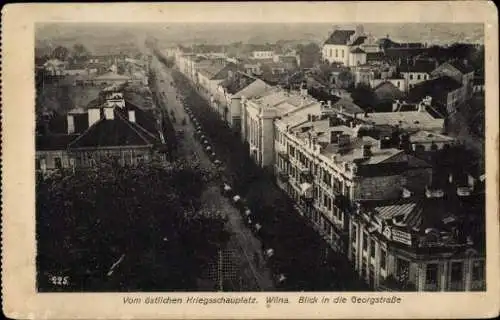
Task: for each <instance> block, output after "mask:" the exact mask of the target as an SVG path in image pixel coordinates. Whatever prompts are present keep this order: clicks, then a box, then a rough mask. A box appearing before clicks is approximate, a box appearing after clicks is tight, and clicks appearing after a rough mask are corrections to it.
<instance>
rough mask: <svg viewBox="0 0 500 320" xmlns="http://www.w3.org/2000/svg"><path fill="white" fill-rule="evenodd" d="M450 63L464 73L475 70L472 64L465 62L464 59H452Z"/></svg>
mask: <svg viewBox="0 0 500 320" xmlns="http://www.w3.org/2000/svg"><path fill="white" fill-rule="evenodd" d="M449 64H451V65H452V66H453V67H455V68H456V69H457V70H458V71H460V72H461V73H463V74H466V73H471V72H474V68H473V67H472V66H471V65H469V64H465V63H464V62H463V61H460V60H455V61H450V62H449Z"/></svg>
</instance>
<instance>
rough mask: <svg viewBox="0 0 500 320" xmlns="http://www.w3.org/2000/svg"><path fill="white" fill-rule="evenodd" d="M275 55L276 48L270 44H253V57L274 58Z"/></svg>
mask: <svg viewBox="0 0 500 320" xmlns="http://www.w3.org/2000/svg"><path fill="white" fill-rule="evenodd" d="M273 56H274V49H273V48H272V47H271V46H269V45H253V46H252V53H251V58H252V59H272V58H273Z"/></svg>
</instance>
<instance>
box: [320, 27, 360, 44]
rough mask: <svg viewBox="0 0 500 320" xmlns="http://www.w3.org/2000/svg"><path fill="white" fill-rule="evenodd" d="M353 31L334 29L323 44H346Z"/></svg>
mask: <svg viewBox="0 0 500 320" xmlns="http://www.w3.org/2000/svg"><path fill="white" fill-rule="evenodd" d="M354 33H355V31H354V30H335V31H334V32H333V33H332V34H331V35H330V37H329V38H328V39H327V40H326V41H325V44H333V45H347V43H348V42H349V39H350V37H351V36H352V35H353V34H354Z"/></svg>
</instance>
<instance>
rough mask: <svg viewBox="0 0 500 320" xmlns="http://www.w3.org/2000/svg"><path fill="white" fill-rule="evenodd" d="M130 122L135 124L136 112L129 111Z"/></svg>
mask: <svg viewBox="0 0 500 320" xmlns="http://www.w3.org/2000/svg"><path fill="white" fill-rule="evenodd" d="M128 121H130V122H135V110H129V111H128Z"/></svg>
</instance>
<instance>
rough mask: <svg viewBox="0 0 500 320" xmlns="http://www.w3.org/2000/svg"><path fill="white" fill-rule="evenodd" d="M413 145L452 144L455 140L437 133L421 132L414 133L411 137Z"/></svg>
mask: <svg viewBox="0 0 500 320" xmlns="http://www.w3.org/2000/svg"><path fill="white" fill-rule="evenodd" d="M409 138H410V142H411V143H425V142H452V141H455V139H454V138H452V137H449V136H445V135H443V134H439V133H436V132H429V131H426V130H419V131H416V132H413V133H411V134H410V136H409Z"/></svg>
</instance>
